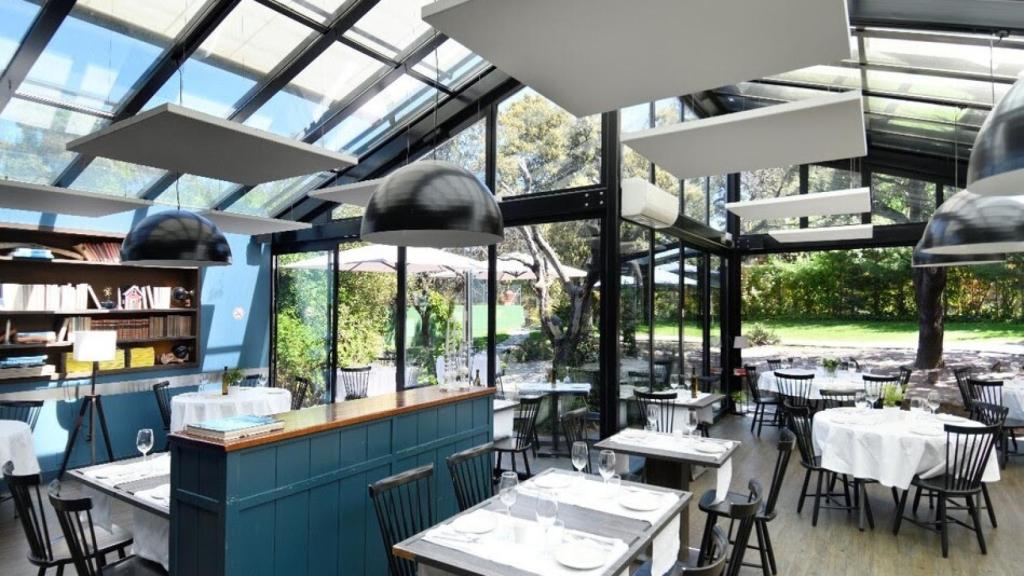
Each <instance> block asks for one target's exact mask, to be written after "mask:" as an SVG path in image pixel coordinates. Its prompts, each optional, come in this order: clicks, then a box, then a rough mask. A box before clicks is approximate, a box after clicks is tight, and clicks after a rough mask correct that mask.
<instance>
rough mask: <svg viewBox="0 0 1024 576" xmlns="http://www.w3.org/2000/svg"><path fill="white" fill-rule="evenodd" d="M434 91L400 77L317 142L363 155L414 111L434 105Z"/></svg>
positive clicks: (415, 81) (412, 79) (408, 78)
mask: <svg viewBox="0 0 1024 576" xmlns="http://www.w3.org/2000/svg"><path fill="white" fill-rule="evenodd" d="M434 93H435V90H434V89H433V88H431V87H429V86H427V85H426V84H424V83H422V82H420V81H419V80H416V79H415V78H412V77H410V76H405V75H403V76H401V77H400V78H399V79H398V80H395V81H394V82H392V83H391V85H390V86H388V87H387V88H385V89H384V90H382V91H381V92H380V93H378V94H377V95H376V96H374V97H373V98H371V99H370V101H369V102H367V103H366V104H363V105H362V106H361V107H360V108H359V109H358V110H356V111H355V112H353V113H352V114H351V115H349V116H348V117H347V118H345V120H343V121H342V122H341V123H340V124H338V125H337V126H335V127H334V129H333V130H331V131H330V132H328V133H327V134H326V135H324V136H323V137H322V138H320V139H319V140H318V141H317V144H318V145H320V146H324V147H326V148H330V149H331V150H340V151H343V152H347V153H349V154H353V155H356V156H359V155H361V154H362V153H363V152H365V151H367V150H369V149H370V148H372V147H373V146H374V145H375V144H377V143H379V142H380V141H381V140H383V139H384V138H385V137H386V136H388V135H389V134H390V133H391V131H392V129H393V128H395V127H396V126H398V125H399V124H401V122H402V121H403V120H404V119H406V118H407V117H409V116H411V115H412V114H413V113H414V112H416V111H419V110H423V109H424V108H425V107H426V106H428V105H432V104H433V99H434Z"/></svg>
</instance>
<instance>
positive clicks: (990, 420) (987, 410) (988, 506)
mask: <svg viewBox="0 0 1024 576" xmlns="http://www.w3.org/2000/svg"><path fill="white" fill-rule="evenodd" d="M1009 412H1010V409H1009V408H1007V407H1006V406H999V405H996V404H988V403H986V402H974V403H973V405H972V406H971V420H974V421H975V422H981V423H982V424H984V425H985V426H995V427H997V428H999V429H1000V431H1001V430H1002V428H1003V424H1004V423H1005V422H1006V415H1007V414H1008V413H1009ZM1000 436H1002V434H1001V433H1000ZM981 495H982V497H983V498H984V499H985V510H986V511H987V512H988V520H989V522H991V523H992V527H993V528H996V527H998V526H999V524H998V522H996V511H995V509H994V508H993V507H992V498H991V497H990V496H989V494H988V484H986V483H984V482H982V483H981ZM920 499H921V491H920V490H918V493H917V495H916V496H915V497H914V512H917V504H918V503H919V502H920ZM930 501H931V499H929V502H930Z"/></svg>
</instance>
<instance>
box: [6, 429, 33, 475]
mask: <svg viewBox="0 0 1024 576" xmlns="http://www.w3.org/2000/svg"><path fill="white" fill-rule="evenodd" d="M8 461H10V462H14V473H15V474H17V475H19V476H23V475H25V474H38V473H39V461H38V460H36V450H35V447H34V446H33V443H32V429H31V428H29V426H28V424H26V423H24V422H21V421H20V420H0V467H3V465H4V464H6V463H7V462H8Z"/></svg>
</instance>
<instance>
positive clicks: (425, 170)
mask: <svg viewBox="0 0 1024 576" xmlns="http://www.w3.org/2000/svg"><path fill="white" fill-rule="evenodd" d="M504 234H505V226H504V221H503V220H502V217H501V210H500V209H499V208H498V202H497V200H495V198H494V195H493V194H491V192H490V190H488V189H487V187H486V186H484V185H483V184H482V183H481V182H480V180H479V179H477V177H476V176H474V175H473V174H472V173H470V172H469V171H468V170H465V169H464V168H461V167H459V166H456V165H454V164H452V163H450V162H439V161H434V160H427V161H421V162H415V163H413V164H409V165H408V166H404V167H402V168H400V169H399V170H397V171H395V172H394V173H392V174H391V175H390V176H388V177H387V178H386V179H385V180H384V181H383V182H382V183H381V185H380V187H379V188H377V190H376V191H375V192H374V193H373V196H372V197H370V202H369V204H368V205H367V206H366V212H364V214H363V223H362V230H361V234H360V236H361V237H362V239H363V240H364V241H366V242H374V243H377V244H387V245H391V246H423V247H437V248H444V247H456V246H484V245H489V244H496V243H498V242H500V241H501V240H502V239H503V238H504Z"/></svg>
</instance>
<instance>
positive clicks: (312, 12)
mask: <svg viewBox="0 0 1024 576" xmlns="http://www.w3.org/2000/svg"><path fill="white" fill-rule="evenodd" d="M277 3H278V4H281V5H283V6H287V7H288V8H291V9H292V10H294V11H296V12H298V13H299V14H302V15H303V16H305V17H307V18H309V19H311V20H316V21H317V22H319V23H321V24H327V23H328V22H330V21H332V20H334V18H335V17H337V16H338V15H339V14H341V12H342V10H343V9H344V8H345V7H347V6H348V5H350V4H351V3H352V2H351V1H349V0H277Z"/></svg>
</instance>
